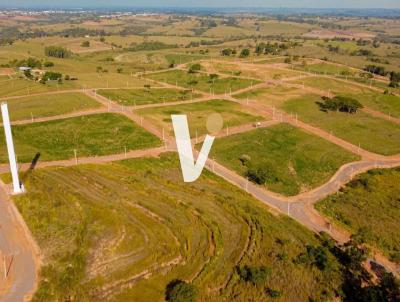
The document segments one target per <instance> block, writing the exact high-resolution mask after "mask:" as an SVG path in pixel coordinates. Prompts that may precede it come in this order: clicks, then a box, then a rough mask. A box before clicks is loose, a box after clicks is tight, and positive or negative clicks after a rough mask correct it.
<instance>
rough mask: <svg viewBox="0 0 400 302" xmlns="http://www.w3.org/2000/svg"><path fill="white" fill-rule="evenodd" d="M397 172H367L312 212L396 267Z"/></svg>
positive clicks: (399, 238)
mask: <svg viewBox="0 0 400 302" xmlns="http://www.w3.org/2000/svg"><path fill="white" fill-rule="evenodd" d="M399 182H400V169H399V168H396V169H389V170H371V171H369V172H368V173H365V174H362V175H360V176H358V177H357V178H355V179H354V180H353V181H351V182H350V183H349V184H347V185H346V186H345V187H344V188H343V189H342V190H341V193H340V194H339V195H332V196H330V197H328V198H326V199H324V200H322V201H320V202H319V203H318V204H317V205H316V208H317V209H318V210H319V211H321V212H322V213H324V214H325V215H327V216H329V217H330V218H332V219H333V221H334V222H336V223H339V224H340V225H342V226H344V227H345V228H347V229H349V230H350V231H351V232H352V233H356V232H357V231H359V230H360V229H361V230H362V232H363V233H364V234H365V239H366V241H367V242H368V243H369V244H370V245H371V246H373V247H376V248H379V249H381V250H382V251H383V252H384V253H385V254H386V255H387V256H389V257H390V258H391V259H392V260H393V261H395V262H397V263H400V233H399V232H398V230H399V228H400V222H399V219H398V217H399V215H400V204H399V196H400V187H399V185H398V184H399Z"/></svg>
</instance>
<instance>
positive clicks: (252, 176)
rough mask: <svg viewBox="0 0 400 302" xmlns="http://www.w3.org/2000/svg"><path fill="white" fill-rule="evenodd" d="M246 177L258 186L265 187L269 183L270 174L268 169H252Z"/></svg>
mask: <svg viewBox="0 0 400 302" xmlns="http://www.w3.org/2000/svg"><path fill="white" fill-rule="evenodd" d="M246 177H248V178H249V180H250V181H252V182H255V183H256V184H259V185H264V184H265V183H266V182H267V179H268V173H267V171H266V169H263V168H250V169H248V170H247V172H246Z"/></svg>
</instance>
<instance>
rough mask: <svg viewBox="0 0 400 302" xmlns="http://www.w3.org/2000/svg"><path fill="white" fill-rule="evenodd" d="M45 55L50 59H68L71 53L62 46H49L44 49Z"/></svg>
mask: <svg viewBox="0 0 400 302" xmlns="http://www.w3.org/2000/svg"><path fill="white" fill-rule="evenodd" d="M44 53H45V55H46V56H48V57H54V58H59V59H64V58H68V57H69V56H70V55H71V52H70V51H69V50H68V49H66V48H65V47H62V46H47V47H46V48H45V49H44Z"/></svg>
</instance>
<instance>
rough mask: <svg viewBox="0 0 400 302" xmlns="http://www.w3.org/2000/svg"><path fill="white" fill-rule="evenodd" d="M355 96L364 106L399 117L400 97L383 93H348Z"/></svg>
mask: <svg viewBox="0 0 400 302" xmlns="http://www.w3.org/2000/svg"><path fill="white" fill-rule="evenodd" d="M349 96H350V97H353V98H357V99H358V100H359V101H360V102H361V103H362V104H363V105H364V106H366V107H369V108H371V109H373V110H376V111H380V112H382V113H384V114H387V115H390V116H393V117H396V118H400V97H398V96H395V95H390V94H383V93H365V94H358V95H349Z"/></svg>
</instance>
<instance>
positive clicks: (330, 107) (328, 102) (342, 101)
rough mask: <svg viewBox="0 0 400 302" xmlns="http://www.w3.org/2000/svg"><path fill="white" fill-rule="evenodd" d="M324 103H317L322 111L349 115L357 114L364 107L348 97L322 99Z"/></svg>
mask: <svg viewBox="0 0 400 302" xmlns="http://www.w3.org/2000/svg"><path fill="white" fill-rule="evenodd" d="M322 100H323V102H317V104H318V105H319V107H320V108H321V110H322V111H324V112H327V111H340V112H347V113H357V111H358V110H359V109H361V108H363V105H362V104H361V103H360V102H359V101H357V100H356V99H353V98H350V97H346V96H335V97H333V98H329V97H322Z"/></svg>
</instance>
